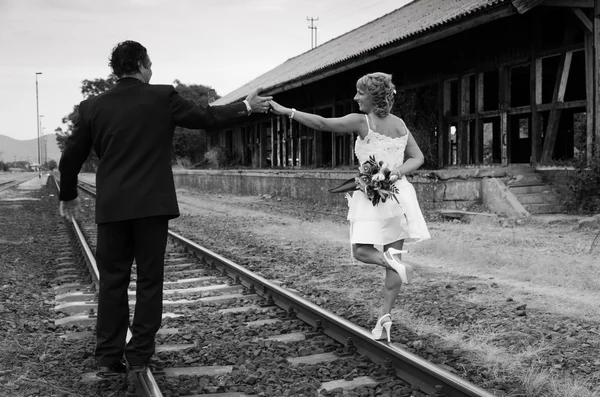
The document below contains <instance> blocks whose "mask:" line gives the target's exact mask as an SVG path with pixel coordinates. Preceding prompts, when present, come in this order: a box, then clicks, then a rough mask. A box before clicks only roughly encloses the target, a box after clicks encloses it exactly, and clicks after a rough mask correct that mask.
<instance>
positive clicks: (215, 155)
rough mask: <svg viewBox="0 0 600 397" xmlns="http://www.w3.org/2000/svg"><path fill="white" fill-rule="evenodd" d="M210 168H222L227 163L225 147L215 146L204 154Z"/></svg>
mask: <svg viewBox="0 0 600 397" xmlns="http://www.w3.org/2000/svg"><path fill="white" fill-rule="evenodd" d="M204 159H205V160H206V161H207V162H208V164H209V166H210V167H213V168H220V167H223V166H224V165H225V164H226V163H227V154H226V150H225V148H224V147H223V146H213V147H212V148H210V150H208V151H207V152H206V153H205V154H204Z"/></svg>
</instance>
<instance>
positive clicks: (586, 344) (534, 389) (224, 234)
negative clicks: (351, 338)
mask: <svg viewBox="0 0 600 397" xmlns="http://www.w3.org/2000/svg"><path fill="white" fill-rule="evenodd" d="M53 192H54V190H52V189H48V188H46V187H44V188H42V189H41V190H31V191H27V192H22V193H21V194H24V195H25V196H26V197H28V198H32V199H35V200H19V201H6V199H7V198H16V197H14V196H15V195H13V193H12V191H11V192H3V193H2V194H1V195H0V313H1V315H2V321H1V322H0V396H11V397H12V396H16V397H20V396H96V395H97V396H119V395H123V384H122V383H120V382H118V381H113V382H108V381H107V382H100V383H98V384H93V385H88V384H83V383H81V381H80V377H81V374H82V373H84V372H90V371H93V370H94V369H95V366H94V360H93V358H92V354H93V340H92V339H91V338H87V339H81V340H63V339H61V338H59V336H60V335H63V334H64V333H65V332H71V331H76V330H78V328H72V329H68V330H64V329H57V328H56V327H55V326H54V325H53V321H54V319H55V318H56V315H55V313H54V312H53V307H54V302H53V299H54V292H53V290H52V288H51V287H52V285H53V282H52V280H53V279H54V278H55V277H56V275H57V274H56V270H55V265H56V258H57V257H59V255H62V253H61V249H62V246H61V244H64V243H63V242H62V240H61V234H62V233H64V230H65V226H64V225H63V224H62V222H61V221H60V220H59V219H60V218H59V216H58V213H57V212H58V211H57V207H58V205H57V200H56V197H55V196H53V195H52V193H53ZM180 202H181V209H182V213H183V216H182V217H180V218H178V219H176V220H174V221H173V222H172V223H171V227H172V228H173V229H174V230H176V231H178V232H179V233H181V234H183V235H185V236H186V237H189V238H191V239H193V240H194V241H196V242H198V243H199V244H201V245H204V246H205V247H208V248H210V249H211V250H213V251H215V252H217V253H219V254H221V255H224V256H226V257H228V258H229V259H231V260H233V261H235V262H237V263H239V264H242V265H245V266H248V267H249V268H250V269H251V270H254V271H257V272H259V273H260V274H262V275H263V276H265V277H266V278H269V279H276V280H280V281H282V282H283V285H284V286H286V287H288V288H293V289H295V290H297V291H299V293H300V294H301V295H303V296H304V297H305V298H307V299H309V300H311V301H313V302H314V303H317V304H319V305H322V306H324V307H326V308H328V309H329V310H331V311H333V312H335V313H336V314H338V315H340V316H342V317H345V318H347V319H349V320H350V321H353V322H354V323H356V324H358V325H361V326H363V327H365V328H367V329H370V328H372V326H373V324H374V322H375V320H376V318H377V316H378V307H379V305H380V303H381V284H382V279H383V271H382V270H380V269H378V268H375V267H373V266H367V265H364V264H361V263H358V262H353V261H352V260H351V259H350V258H349V246H348V244H347V227H346V224H345V221H344V219H343V217H342V216H339V214H340V213H343V212H342V211H343V209H336V208H315V207H312V206H310V205H308V204H306V203H298V202H285V201H282V202H280V201H277V200H275V199H266V198H261V197H236V196H225V195H220V196H215V195H202V194H196V193H194V194H187V192H184V191H181V192H180ZM91 211H92V207H91V206H90V207H89V208H88V214H87V215H86V216H90V215H91V214H90V212H91ZM311 211H318V212H311ZM430 225H431V226H432V228H433V229H438V231H437V233H439V232H440V229H443V225H441V224H439V223H436V222H431V223H430ZM31 243H34V244H31ZM414 248H416V247H414ZM411 250H413V247H411ZM414 251H415V252H417V253H418V252H419V251H418V249H415V250H414ZM422 259H423V258H422V257H421V258H419V257H418V256H417V255H415V257H414V258H409V261H413V260H414V261H419V260H422ZM415 264H416V263H415ZM417 270H418V274H417V277H416V279H415V283H414V284H413V285H411V286H408V287H407V288H403V290H402V292H401V295H400V297H399V299H398V303H397V306H396V308H395V309H394V312H393V316H394V328H393V331H392V332H393V335H392V339H393V342H395V343H398V344H400V345H401V346H403V347H404V348H406V349H408V350H410V351H412V352H413V353H415V354H418V355H420V356H422V357H424V358H427V359H429V360H431V361H433V362H435V363H438V364H440V365H443V366H444V367H445V368H446V369H448V370H451V371H453V372H455V373H457V374H458V375H460V376H463V377H466V378H468V379H469V380H471V381H473V382H474V383H476V384H478V385H480V386H482V387H484V388H486V389H489V390H491V391H494V392H495V394H497V395H507V396H515V397H516V396H558V395H559V394H551V393H550V392H548V391H547V386H548V385H547V384H542V385H535V384H523V382H522V379H523V378H522V376H521V375H522V373H523V372H527V371H547V372H548V373H549V374H550V375H551V376H552V377H554V378H557V379H559V378H560V379H572V381H573V382H574V383H575V384H579V385H581V386H582V387H583V389H581V393H580V394H572V395H573V396H578V397H579V396H586V397H587V396H598V395H600V392H599V386H598V385H599V383H600V375H599V373H600V359H598V357H600V354H599V353H600V323H599V322H598V320H597V317H596V316H590V318H589V319H588V318H578V319H574V318H572V317H569V316H566V315H563V314H561V313H560V312H557V311H554V310H552V307H548V308H546V310H540V309H538V308H537V307H535V305H529V306H528V304H530V301H528V300H526V299H523V298H522V296H525V295H526V294H522V295H519V296H517V295H515V294H514V290H513V289H511V288H508V287H506V285H505V284H504V283H503V282H500V281H499V280H496V279H490V278H489V277H481V276H474V275H461V274H456V273H450V272H446V271H443V269H442V270H439V269H435V267H426V266H417ZM532 300H533V297H532ZM532 306H534V307H532ZM236 321H239V320H236ZM167 324H177V321H175V320H173V321H167ZM182 326H185V324H183V325H182ZM424 330H428V331H427V332H425V331H424ZM189 332H197V331H193V330H189ZM202 332H204V331H202ZM448 335H451V336H453V337H454V338H455V339H456V340H455V341H454V343H453V341H452V338H451V337H449V336H448ZM481 335H485V338H484V339H481V337H480V336H481ZM204 339H207V340H213V338H212V337H211V335H210V334H209V333H205V335H204ZM458 342H460V343H458ZM469 342H473V346H472V349H469V348H467V347H468V344H469ZM475 342H479V344H476V343H475ZM215 343H216V342H215ZM481 345H487V347H488V350H486V351H485V352H484V353H482V352H481ZM223 346H225V345H220V346H217V348H220V349H222V348H223ZM466 346H467V347H466ZM322 348H325V350H329V349H330V347H325V346H323V347H322ZM248 354H249V355H248V357H251V353H250V352H248ZM482 354H487V355H492V356H505V355H506V356H514V358H515V360H518V361H519V363H520V364H519V365H518V366H515V367H513V368H510V367H506V366H503V365H495V361H494V360H493V359H491V358H490V357H488V359H487V360H482V359H481V356H482ZM242 356H244V355H242ZM204 357H205V358H204V359H203V360H206V362H207V363H210V360H209V358H210V355H209V356H208V358H206V357H207V356H206V355H205V356H204ZM195 359H196V357H194V356H193V355H189V356H187V357H185V356H178V355H173V357H170V358H162V357H161V358H160V360H163V361H165V362H170V361H171V360H180V361H182V362H185V361H186V360H188V361H189V360H195ZM265 360H267V361H268V357H267V358H265ZM250 367H251V368H248V367H247V366H246V365H245V364H244V367H243V368H242V369H243V371H242V370H241V369H240V368H241V367H238V371H239V372H237V373H238V374H239V376H242V375H245V376H249V375H248V371H249V370H250V371H251V373H252V376H256V375H255V374H257V373H259V371H258V369H257V368H252V366H250ZM283 375H284V374H282V376H283ZM286 376H291V374H287V375H286ZM545 379H546V381H548V378H545ZM196 382H197V381H196ZM308 383H310V382H308V381H307V384H308ZM546 383H547V382H546ZM314 386H315V385H310V387H314ZM174 387H175V386H174ZM176 387H179V388H181V387H182V385H181V381H179V383H178V384H177V385H176ZM194 387H196V389H197V385H195V386H194ZM194 387H191V386H190V387H189V388H188V390H189V391H194V390H196V389H195V388H194ZM209 387H213V388H214V387H216V386H214V385H212V386H211V385H209ZM206 390H211V389H206ZM215 390H217V389H215ZM292 395H294V394H292ZM298 395H300V394H298ZM566 395H567V394H563V395H562V396H566Z"/></svg>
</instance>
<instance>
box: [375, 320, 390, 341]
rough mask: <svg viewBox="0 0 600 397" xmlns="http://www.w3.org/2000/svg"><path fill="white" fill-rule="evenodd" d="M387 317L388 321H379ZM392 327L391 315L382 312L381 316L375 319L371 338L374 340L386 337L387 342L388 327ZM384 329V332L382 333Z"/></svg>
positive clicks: (388, 337) (388, 336)
mask: <svg viewBox="0 0 600 397" xmlns="http://www.w3.org/2000/svg"><path fill="white" fill-rule="evenodd" d="M386 317H389V318H390V321H388V322H387V323H383V324H382V323H381V322H382V321H383V319H384V318H386ZM391 328H392V316H390V314H389V313H387V314H384V315H383V316H381V317H380V318H379V320H377V324H375V328H373V330H372V331H371V335H372V336H373V339H375V340H382V339H386V338H387V341H388V343H389V342H390V329H391ZM384 331H385V334H384Z"/></svg>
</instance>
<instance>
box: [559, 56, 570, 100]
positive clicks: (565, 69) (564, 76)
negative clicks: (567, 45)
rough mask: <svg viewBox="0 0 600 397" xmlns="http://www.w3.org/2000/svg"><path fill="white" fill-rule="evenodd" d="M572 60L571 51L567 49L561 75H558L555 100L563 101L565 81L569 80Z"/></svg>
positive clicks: (565, 87)
mask: <svg viewBox="0 0 600 397" xmlns="http://www.w3.org/2000/svg"><path fill="white" fill-rule="evenodd" d="M572 60H573V52H572V51H569V52H567V53H566V54H565V64H564V66H563V71H562V75H561V76H560V83H559V86H558V97H557V98H556V101H557V102H564V101H565V92H566V90H567V81H568V80H569V71H570V70H571V63H572V62H571V61H572Z"/></svg>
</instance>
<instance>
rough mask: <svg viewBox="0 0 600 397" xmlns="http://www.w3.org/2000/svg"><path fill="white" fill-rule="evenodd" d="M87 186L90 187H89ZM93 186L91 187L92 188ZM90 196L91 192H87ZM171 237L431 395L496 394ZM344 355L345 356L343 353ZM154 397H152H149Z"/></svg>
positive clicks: (489, 396)
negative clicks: (378, 339)
mask: <svg viewBox="0 0 600 397" xmlns="http://www.w3.org/2000/svg"><path fill="white" fill-rule="evenodd" d="M86 185H90V184H87V183H86ZM90 186H92V185H90ZM84 190H86V191H88V192H89V193H91V194H95V192H93V191H92V190H91V189H89V188H84ZM169 236H171V237H172V238H173V239H175V240H176V241H177V242H179V243H180V244H182V245H183V246H185V247H186V248H187V250H188V251H192V252H193V253H195V254H196V256H198V257H201V258H204V259H205V260H206V261H207V262H208V263H209V264H210V265H212V266H214V267H215V268H219V267H220V269H219V270H221V272H224V273H226V274H227V276H229V277H231V278H232V279H234V280H239V282H240V283H241V284H242V285H243V286H244V287H246V288H247V290H248V291H251V292H255V293H256V294H257V295H259V296H261V297H262V298H263V299H265V300H267V302H271V301H272V302H273V304H275V305H276V306H278V307H280V308H282V309H284V310H286V311H287V312H288V313H292V312H293V315H295V316H296V317H297V318H299V319H300V320H302V321H304V322H305V323H307V324H309V325H311V326H313V327H314V329H315V331H318V332H321V333H323V334H325V335H327V336H329V337H331V338H333V339H334V340H336V341H337V342H339V343H341V344H344V345H345V346H346V349H347V351H349V352H357V353H359V354H363V355H366V356H367V357H369V358H370V359H371V360H372V361H374V362H377V363H381V364H384V365H385V366H386V367H387V368H391V369H392V370H393V371H394V372H395V374H396V375H397V376H398V377H399V378H401V379H403V380H405V381H407V382H409V383H410V384H411V385H412V387H414V388H417V389H419V390H421V391H423V392H425V393H427V394H429V395H435V396H444V397H495V396H494V394H492V393H490V392H488V391H487V390H485V389H483V388H480V387H479V386H477V385H475V384H473V383H471V382H469V381H467V380H466V379H463V378H461V377H459V376H457V375H455V374H453V373H451V372H449V371H447V370H445V369H443V368H441V367H439V366H437V365H436V364H433V363H431V362H429V361H427V360H425V359H423V358H422V357H419V356H417V355H415V354H413V353H411V352H409V351H407V350H405V349H403V348H402V347H400V346H398V345H397V344H394V343H387V342H385V341H375V340H373V338H372V336H371V333H370V332H369V331H368V330H365V329H364V328H362V327H358V326H357V325H355V324H353V323H352V322H350V321H348V320H346V319H344V318H342V317H340V316H338V315H336V314H335V313H333V312H331V311H329V310H327V309H324V308H322V307H320V306H317V305H315V304H313V303H312V302H309V301H307V300H305V299H304V298H302V297H300V296H298V295H296V294H294V293H293V292H291V291H289V290H287V289H285V288H282V287H280V286H278V285H276V284H274V283H273V282H271V281H269V280H267V279H265V278H263V277H261V276H259V275H258V274H255V273H253V272H251V271H249V270H248V269H246V268H244V267H242V266H240V265H238V264H236V263H234V262H232V261H230V260H229V259H227V258H225V257H223V256H221V255H219V254H217V253H215V252H212V251H210V250H209V249H207V248H205V247H202V246H200V245H198V244H196V243H194V242H193V241H191V240H189V239H187V238H185V237H183V236H181V235H179V234H177V233H175V232H173V231H171V230H169ZM342 354H343V353H342ZM148 395H152V394H148Z"/></svg>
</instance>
